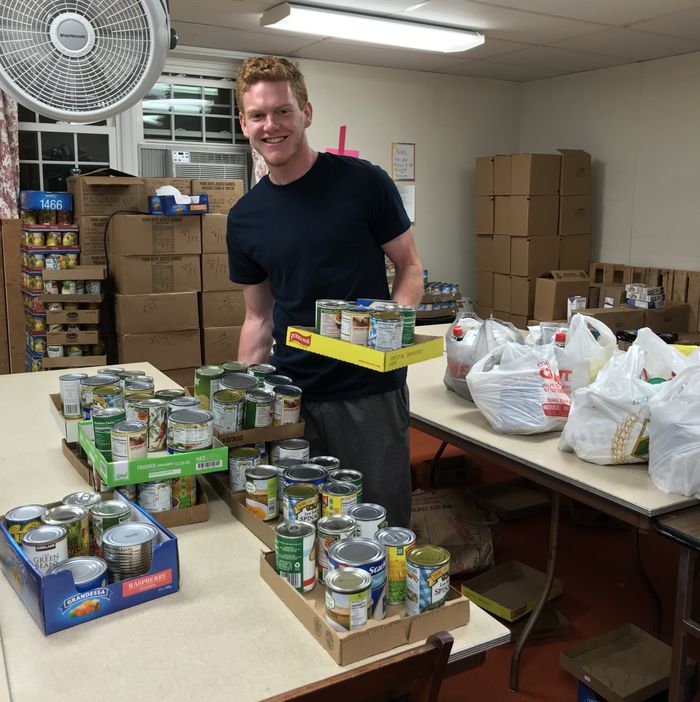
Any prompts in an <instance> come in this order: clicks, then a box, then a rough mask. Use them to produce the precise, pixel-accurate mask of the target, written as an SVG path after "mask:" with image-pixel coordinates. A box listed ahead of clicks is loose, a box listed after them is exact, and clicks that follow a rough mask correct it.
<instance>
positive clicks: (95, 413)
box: [90, 407, 126, 419]
mask: <svg viewBox="0 0 700 702" xmlns="http://www.w3.org/2000/svg"><path fill="white" fill-rule="evenodd" d="M90 416H91V417H92V419H100V418H101V417H103V418H104V419H107V418H108V417H126V410H125V409H124V408H123V407H100V409H94V410H92V412H91V413H90Z"/></svg>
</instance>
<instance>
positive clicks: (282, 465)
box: [272, 458, 303, 505]
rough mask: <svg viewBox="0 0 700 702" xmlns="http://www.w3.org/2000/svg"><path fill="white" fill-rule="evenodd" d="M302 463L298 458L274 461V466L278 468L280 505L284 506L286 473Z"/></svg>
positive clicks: (278, 497)
mask: <svg viewBox="0 0 700 702" xmlns="http://www.w3.org/2000/svg"><path fill="white" fill-rule="evenodd" d="M302 462H303V461H300V460H299V459H298V458H278V459H276V460H274V461H272V465H273V466H275V468H277V499H278V500H279V503H280V505H283V504H284V488H285V482H284V471H285V470H287V468H291V467H292V466H298V465H299V464H300V463H302Z"/></svg>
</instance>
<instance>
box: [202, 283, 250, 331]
mask: <svg viewBox="0 0 700 702" xmlns="http://www.w3.org/2000/svg"><path fill="white" fill-rule="evenodd" d="M200 297H201V306H202V315H201V317H202V326H203V327H227V326H241V325H242V324H243V322H244V320H245V300H244V299H243V291H242V290H231V291H227V290H210V291H207V292H202V293H200Z"/></svg>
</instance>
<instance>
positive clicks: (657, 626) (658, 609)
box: [632, 527, 662, 634]
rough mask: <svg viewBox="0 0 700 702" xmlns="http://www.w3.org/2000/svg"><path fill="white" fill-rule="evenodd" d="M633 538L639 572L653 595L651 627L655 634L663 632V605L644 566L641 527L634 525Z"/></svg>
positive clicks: (650, 594)
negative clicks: (640, 543) (640, 546)
mask: <svg viewBox="0 0 700 702" xmlns="http://www.w3.org/2000/svg"><path fill="white" fill-rule="evenodd" d="M632 531H633V534H632V540H633V544H634V560H635V563H636V564H637V571H638V572H639V577H640V578H641V579H642V582H643V583H644V586H645V587H646V589H647V592H648V593H649V597H651V604H652V613H651V627H652V631H653V632H654V633H655V634H660V633H661V615H662V605H661V597H660V596H659V593H658V592H657V591H656V589H655V588H654V585H653V584H652V582H651V579H650V578H649V574H648V573H647V571H646V568H645V567H644V561H642V553H641V551H640V549H639V529H637V528H636V527H633V529H632Z"/></svg>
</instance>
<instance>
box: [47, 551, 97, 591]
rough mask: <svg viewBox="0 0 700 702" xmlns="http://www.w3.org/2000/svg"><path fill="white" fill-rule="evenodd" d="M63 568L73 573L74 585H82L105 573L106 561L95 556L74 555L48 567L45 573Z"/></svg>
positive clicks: (51, 572) (50, 573)
mask: <svg viewBox="0 0 700 702" xmlns="http://www.w3.org/2000/svg"><path fill="white" fill-rule="evenodd" d="M64 570H68V571H70V572H71V573H72V574H73V581H74V582H75V584H76V585H82V584H83V583H88V582H90V581H91V580H94V579H95V578H99V577H100V575H102V574H103V573H106V572H107V561H105V560H104V559H102V558H98V557H97V556H74V557H73V558H69V559H67V560H65V561H61V562H60V563H57V564H56V565H55V566H52V567H51V568H49V569H48V571H47V572H46V575H53V574H54V573H60V572H62V571H64Z"/></svg>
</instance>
